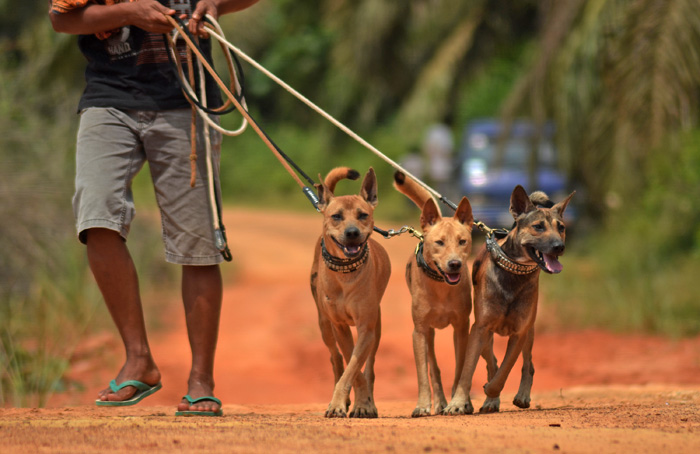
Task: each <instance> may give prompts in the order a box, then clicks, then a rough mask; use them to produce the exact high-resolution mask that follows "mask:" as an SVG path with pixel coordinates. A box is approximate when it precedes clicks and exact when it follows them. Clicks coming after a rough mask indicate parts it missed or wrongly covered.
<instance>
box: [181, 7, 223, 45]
mask: <svg viewBox="0 0 700 454" xmlns="http://www.w3.org/2000/svg"><path fill="white" fill-rule="evenodd" d="M207 14H209V15H210V16H211V17H213V18H214V19H218V18H219V8H218V7H217V4H216V2H215V1H214V0H199V2H198V3H197V7H196V8H195V9H194V11H192V17H191V18H190V22H189V24H188V27H189V30H190V33H192V34H193V35H196V36H201V37H203V38H207V37H208V36H209V34H208V33H207V32H206V31H204V24H205V20H204V16H206V15H207Z"/></svg>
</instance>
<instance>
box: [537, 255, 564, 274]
mask: <svg viewBox="0 0 700 454" xmlns="http://www.w3.org/2000/svg"><path fill="white" fill-rule="evenodd" d="M542 255H543V257H544V263H545V265H547V269H548V270H549V271H550V272H551V273H554V274H557V273H561V270H563V269H564V266H563V265H562V264H561V263H559V260H557V257H556V256H555V255H550V254H542Z"/></svg>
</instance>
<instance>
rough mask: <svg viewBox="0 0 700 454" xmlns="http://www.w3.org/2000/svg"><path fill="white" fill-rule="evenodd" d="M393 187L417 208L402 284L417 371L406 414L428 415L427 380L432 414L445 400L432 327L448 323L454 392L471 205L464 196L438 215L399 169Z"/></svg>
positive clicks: (462, 347) (464, 317) (466, 295)
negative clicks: (414, 243) (417, 230)
mask: <svg viewBox="0 0 700 454" xmlns="http://www.w3.org/2000/svg"><path fill="white" fill-rule="evenodd" d="M394 187H395V188H396V189H397V190H398V191H399V192H401V193H403V194H405V195H406V196H408V198H409V199H411V200H412V201H413V203H415V204H416V205H417V206H418V207H419V208H421V209H422V211H421V217H420V223H421V229H422V230H423V238H422V240H421V242H420V243H419V245H418V247H417V248H416V251H415V252H414V253H413V254H411V256H410V257H409V258H408V263H407V265H406V282H407V284H408V289H409V291H410V293H411V299H412V303H411V313H412V315H413V326H414V328H413V354H414V357H415V361H416V371H417V373H418V404H417V405H416V408H415V409H414V410H413V413H412V415H411V416H413V417H418V416H428V415H430V408H431V402H430V382H431V381H432V385H433V398H434V401H435V402H434V404H435V414H440V413H442V410H443V409H444V408H445V407H446V406H447V400H446V399H445V393H444V392H443V389H442V381H441V378H440V369H439V368H438V364H437V359H436V357H435V346H434V341H435V329H443V328H445V327H447V325H452V328H453V330H454V334H453V340H454V348H455V378H454V382H453V384H452V390H453V391H454V389H455V388H456V386H457V383H458V382H459V377H460V373H461V372H462V366H463V364H464V355H465V353H466V348H467V340H468V338H469V314H470V313H471V310H472V286H471V282H470V281H469V268H468V267H467V261H468V259H469V254H470V253H471V248H472V223H473V221H474V218H473V217H472V207H471V205H470V204H469V200H467V198H466V197H463V198H462V200H461V201H460V202H459V206H458V207H457V211H456V213H455V215H454V216H453V217H449V218H443V217H442V216H441V215H440V210H439V209H438V206H437V203H436V202H435V200H434V199H433V198H432V197H431V196H430V194H429V193H428V191H426V190H425V189H423V188H422V187H421V186H420V185H419V184H418V183H416V182H415V181H413V180H411V179H406V176H405V175H404V174H403V173H401V172H396V173H395V174H394ZM428 364H430V378H429V377H428Z"/></svg>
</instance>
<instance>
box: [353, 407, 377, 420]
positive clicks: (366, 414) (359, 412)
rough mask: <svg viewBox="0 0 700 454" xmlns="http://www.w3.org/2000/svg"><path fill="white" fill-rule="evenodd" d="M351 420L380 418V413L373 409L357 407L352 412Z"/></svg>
mask: <svg viewBox="0 0 700 454" xmlns="http://www.w3.org/2000/svg"><path fill="white" fill-rule="evenodd" d="M350 417H351V418H378V417H379V413H378V412H377V409H376V408H373V407H357V406H356V407H355V408H353V409H352V411H351V412H350Z"/></svg>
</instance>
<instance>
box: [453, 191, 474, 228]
mask: <svg viewBox="0 0 700 454" xmlns="http://www.w3.org/2000/svg"><path fill="white" fill-rule="evenodd" d="M454 217H455V219H456V220H458V221H459V222H461V223H462V224H464V225H466V226H467V227H469V228H471V227H472V224H473V223H474V215H473V214H472V205H471V203H469V199H467V197H466V196H465V197H462V200H460V201H459V205H458V206H457V211H456V212H455V216H454Z"/></svg>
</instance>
